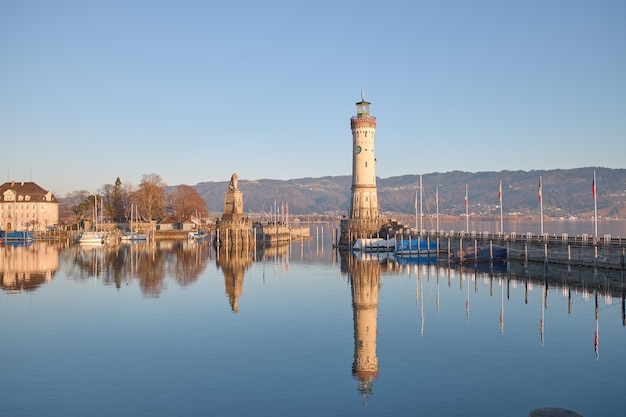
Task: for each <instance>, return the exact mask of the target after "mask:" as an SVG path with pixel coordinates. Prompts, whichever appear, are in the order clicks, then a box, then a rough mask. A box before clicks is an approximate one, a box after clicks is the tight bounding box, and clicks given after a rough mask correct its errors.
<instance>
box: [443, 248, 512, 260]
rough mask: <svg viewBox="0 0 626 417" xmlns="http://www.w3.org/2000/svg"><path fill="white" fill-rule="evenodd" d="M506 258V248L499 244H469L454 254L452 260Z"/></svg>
mask: <svg viewBox="0 0 626 417" xmlns="http://www.w3.org/2000/svg"><path fill="white" fill-rule="evenodd" d="M506 259H507V250H506V248H503V247H499V246H492V247H489V246H469V247H467V248H463V250H458V251H456V252H454V253H453V254H452V260H453V261H455V262H490V261H504V260H506Z"/></svg>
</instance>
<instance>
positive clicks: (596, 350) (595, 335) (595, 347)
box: [593, 288, 600, 360]
mask: <svg viewBox="0 0 626 417" xmlns="http://www.w3.org/2000/svg"><path fill="white" fill-rule="evenodd" d="M599 330H600V329H599V325H598V289H597V288H596V332H595V334H594V336H593V349H594V350H595V352H596V360H598V359H599V358H600V352H599V350H598V338H599V336H600V333H599Z"/></svg>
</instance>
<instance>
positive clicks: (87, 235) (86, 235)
mask: <svg viewBox="0 0 626 417" xmlns="http://www.w3.org/2000/svg"><path fill="white" fill-rule="evenodd" d="M93 207H94V215H93V220H94V231H84V232H81V233H80V234H79V235H78V237H77V238H76V241H77V242H78V243H81V244H88V245H93V244H96V245H102V244H103V243H104V236H103V234H102V233H100V232H98V197H94V202H93Z"/></svg>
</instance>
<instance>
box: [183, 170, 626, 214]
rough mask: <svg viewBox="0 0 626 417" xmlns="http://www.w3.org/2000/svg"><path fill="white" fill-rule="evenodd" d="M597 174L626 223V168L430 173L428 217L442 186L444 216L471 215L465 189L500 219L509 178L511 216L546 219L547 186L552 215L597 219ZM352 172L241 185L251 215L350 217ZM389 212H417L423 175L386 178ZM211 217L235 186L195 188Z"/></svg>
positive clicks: (381, 191) (381, 194) (383, 189)
mask: <svg viewBox="0 0 626 417" xmlns="http://www.w3.org/2000/svg"><path fill="white" fill-rule="evenodd" d="M594 169H595V171H596V180H597V184H596V189H597V204H598V215H599V216H601V217H611V218H626V169H611V168H592V167H589V168H576V169H556V170H546V171H539V170H538V171H500V172H476V173H472V172H462V171H452V172H446V173H431V174H424V175H423V177H422V183H423V186H424V191H423V196H424V200H423V202H422V206H423V210H424V212H425V213H435V211H436V203H435V192H436V188H437V187H439V213H440V214H442V215H444V214H449V215H459V214H463V213H465V206H464V198H465V185H466V184H467V187H468V201H469V211H470V213H471V214H472V215H499V214H500V209H499V206H498V187H499V182H500V181H502V192H503V193H502V194H503V207H504V213H505V215H508V214H518V215H539V212H540V211H539V203H538V200H537V191H538V185H539V177H541V178H542V182H543V187H542V188H543V189H542V195H543V209H544V215H545V216H550V217H557V218H558V217H566V218H567V217H571V216H580V217H588V216H592V215H593V210H594V207H593V198H592V193H591V185H592V180H593V171H594ZM351 181H352V177H351V176H349V175H344V176H334V177H321V178H300V179H292V180H286V181H282V180H271V179H260V180H245V179H240V180H239V187H238V188H239V189H240V190H241V191H242V192H243V199H244V205H245V210H246V212H255V213H258V212H271V211H272V210H273V207H274V202H275V201H276V202H277V204H280V202H281V201H284V202H288V203H289V212H290V213H291V214H314V213H328V212H335V213H337V214H345V213H347V208H348V206H349V204H350V193H351V191H350V187H351ZM377 185H378V199H379V204H380V210H381V213H384V212H389V213H393V214H411V213H415V208H414V200H415V194H416V192H419V191H418V190H419V175H402V176H399V177H390V178H379V179H378V184H377ZM195 188H196V190H197V191H198V193H199V194H200V195H201V196H202V197H203V198H204V199H205V200H206V201H207V204H208V207H209V210H210V211H211V212H218V213H221V212H222V211H223V205H224V193H225V192H226V190H228V181H222V182H203V183H199V184H197V185H196V186H195Z"/></svg>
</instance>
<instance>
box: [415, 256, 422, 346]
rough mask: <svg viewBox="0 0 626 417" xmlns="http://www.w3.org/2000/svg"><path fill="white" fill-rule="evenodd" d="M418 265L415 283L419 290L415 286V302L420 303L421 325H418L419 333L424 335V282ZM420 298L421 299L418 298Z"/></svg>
mask: <svg viewBox="0 0 626 417" xmlns="http://www.w3.org/2000/svg"><path fill="white" fill-rule="evenodd" d="M420 272H421V271H420V267H419V265H418V267H417V283H418V285H419V291H418V290H417V288H416V289H415V302H419V303H420V311H421V313H422V320H421V327H420V335H422V336H423V335H424V283H423V282H422V279H421V274H420ZM420 298H421V300H419V299H420Z"/></svg>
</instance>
